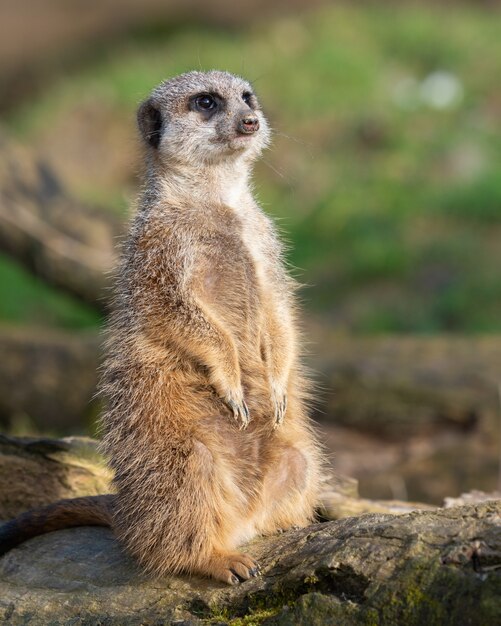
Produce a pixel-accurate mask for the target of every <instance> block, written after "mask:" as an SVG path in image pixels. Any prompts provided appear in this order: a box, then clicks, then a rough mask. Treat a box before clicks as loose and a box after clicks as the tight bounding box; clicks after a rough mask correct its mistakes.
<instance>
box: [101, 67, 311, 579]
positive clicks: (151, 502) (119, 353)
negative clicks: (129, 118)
mask: <svg viewBox="0 0 501 626" xmlns="http://www.w3.org/2000/svg"><path fill="white" fill-rule="evenodd" d="M244 90H245V91H253V90H252V88H251V86H250V85H249V84H248V83H246V82H245V81H243V80H242V79H241V78H238V77H236V76H233V75H231V74H228V73H225V72H216V71H211V72H207V73H202V72H190V73H188V74H184V75H182V76H178V77H176V78H174V79H172V80H169V81H166V82H164V83H162V84H161V85H160V86H159V87H157V88H156V89H155V90H154V91H153V94H152V96H151V98H150V99H149V100H148V101H147V103H146V105H143V106H142V107H141V108H140V111H139V126H140V128H141V129H142V131H143V143H144V146H145V151H146V163H147V167H146V172H145V178H144V188H143V192H142V195H141V197H140V200H139V207H138V211H137V214H136V216H135V217H134V219H133V222H132V225H131V229H130V234H129V236H128V239H127V241H126V242H125V244H124V247H123V251H122V259H121V262H120V265H119V267H118V269H117V272H116V285H115V297H114V309H113V314H112V316H111V320H110V324H109V332H108V338H107V359H106V363H105V366H104V372H103V378H102V384H101V392H102V394H103V396H104V397H105V398H106V399H107V410H106V412H105V415H104V418H103V422H102V430H103V451H104V452H105V453H106V455H107V457H108V459H109V461H110V463H111V465H112V467H113V469H114V470H115V473H116V477H115V487H116V490H117V496H116V503H115V507H114V522H113V526H114V530H115V532H116V533H117V535H118V537H119V538H120V540H121V541H122V542H123V543H124V545H125V546H126V547H127V549H128V550H129V551H130V552H131V553H132V554H133V555H134V556H135V557H136V558H137V559H138V560H139V562H140V563H141V564H142V565H143V566H144V567H145V568H146V569H147V570H149V571H152V572H155V573H157V574H160V575H163V574H166V573H177V572H189V573H199V574H203V575H208V576H212V577H214V578H216V579H218V580H222V581H225V582H229V583H235V582H238V579H237V578H236V577H235V574H238V576H239V577H240V579H246V578H248V577H249V575H254V574H255V562H254V561H253V559H252V557H249V556H248V555H242V554H240V553H239V552H238V551H237V548H238V546H239V545H241V544H242V543H244V542H246V541H247V540H249V539H251V538H252V537H254V536H255V535H257V534H269V533H274V532H276V531H277V530H279V529H286V528H289V527H291V526H304V525H306V524H308V523H309V522H310V521H311V520H312V519H313V515H314V506H315V503H316V501H317V494H318V490H319V481H320V454H319V450H318V444H317V443H316V441H315V438H314V435H313V433H312V429H311V426H310V423H309V418H308V416H307V409H306V406H305V398H306V396H307V388H308V385H307V382H306V380H305V378H304V376H303V370H302V366H301V365H300V363H299V360H298V356H299V345H298V341H299V339H298V332H297V329H296V319H295V318H296V309H295V297H294V292H295V283H294V281H293V280H292V279H291V278H290V277H289V276H288V275H287V272H286V270H285V268H284V263H283V258H282V246H281V244H280V242H279V240H278V238H277V233H276V230H275V227H274V225H273V223H272V222H271V220H270V219H269V218H268V217H267V216H266V215H265V214H264V213H263V212H262V210H261V209H260V208H259V206H258V205H257V204H256V202H255V200H254V199H253V197H252V194H251V191H250V188H249V176H250V172H251V164H252V162H253V161H254V160H255V159H256V158H257V157H258V156H259V154H260V152H261V150H262V149H263V147H265V146H266V145H267V143H268V140H269V131H268V126H267V123H266V120H265V118H264V116H263V114H262V112H261V111H260V109H259V106H258V104H257V100H254V106H253V109H254V112H255V114H256V115H257V116H258V117H259V121H260V130H259V131H258V132H257V133H255V134H253V135H252V136H251V137H246V138H245V139H242V138H241V137H239V136H238V134H237V132H236V124H237V121H238V119H239V116H241V115H242V112H243V113H245V111H246V110H248V107H247V105H245V103H243V101H242V92H243V91H244ZM199 92H216V93H218V94H219V95H220V96H221V97H222V98H223V99H224V101H225V103H226V108H225V111H224V112H221V113H218V114H215V115H214V116H213V117H212V118H211V119H210V120H205V119H203V116H202V115H201V114H200V113H199V112H197V111H193V110H190V107H189V99H190V97H192V96H193V95H194V94H197V93H199ZM151 107H154V109H155V110H156V111H158V112H159V114H160V115H161V118H162V134H161V139H160V141H159V144H158V147H154V146H152V145H150V144H149V143H148V136H147V132H146V131H145V129H146V130H147V128H148V125H147V120H144V119H141V115H144V111H145V110H150V112H151ZM244 403H245V404H246V405H247V407H248V410H249V415H250V422H249V424H248V426H247V427H246V422H245V409H244V407H245V405H244ZM230 406H233V407H234V408H235V407H236V411H235V413H234V411H233V410H231V409H230ZM285 407H286V409H285Z"/></svg>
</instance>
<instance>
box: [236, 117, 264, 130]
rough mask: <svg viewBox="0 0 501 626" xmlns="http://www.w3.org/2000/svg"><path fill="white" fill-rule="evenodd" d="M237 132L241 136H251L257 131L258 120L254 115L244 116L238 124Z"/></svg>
mask: <svg viewBox="0 0 501 626" xmlns="http://www.w3.org/2000/svg"><path fill="white" fill-rule="evenodd" d="M237 130H238V132H239V133H242V134H243V135H252V134H253V133H255V132H256V131H258V130H259V119H258V118H257V116H256V115H252V114H246V115H244V116H243V117H242V119H241V120H240V121H239V122H238V126H237Z"/></svg>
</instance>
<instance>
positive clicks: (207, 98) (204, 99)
mask: <svg viewBox="0 0 501 626" xmlns="http://www.w3.org/2000/svg"><path fill="white" fill-rule="evenodd" d="M195 104H196V105H197V108H198V109H201V110H202V111H213V110H214V109H215V108H216V107H217V102H216V99H215V98H214V97H213V96H211V95H210V94H203V95H201V96H197V97H196V99H195Z"/></svg>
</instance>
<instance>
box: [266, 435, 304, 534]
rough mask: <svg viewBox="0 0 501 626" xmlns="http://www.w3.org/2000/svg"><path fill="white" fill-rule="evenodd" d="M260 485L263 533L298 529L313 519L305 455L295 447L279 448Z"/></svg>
mask: <svg viewBox="0 0 501 626" xmlns="http://www.w3.org/2000/svg"><path fill="white" fill-rule="evenodd" d="M272 467H273V471H270V472H269V473H268V475H267V476H266V478H265V483H264V506H265V517H264V520H263V524H262V529H261V530H262V532H263V533H264V534H273V533H276V532H283V531H285V530H289V529H294V528H296V529H297V528H301V527H303V526H306V525H307V524H308V523H311V520H312V518H313V516H314V515H313V506H312V501H313V498H312V491H313V489H314V487H313V486H312V485H311V484H310V483H311V480H310V479H309V477H308V475H309V473H310V472H309V461H308V456H307V453H306V452H305V451H303V450H299V449H298V448H296V447H295V446H290V445H289V446H287V447H284V448H283V449H282V452H281V454H280V456H279V458H278V459H277V460H276V463H274V464H273V465H272Z"/></svg>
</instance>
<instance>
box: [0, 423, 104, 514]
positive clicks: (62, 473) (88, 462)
mask: <svg viewBox="0 0 501 626" xmlns="http://www.w3.org/2000/svg"><path fill="white" fill-rule="evenodd" d="M110 481H111V471H110V470H109V469H108V468H107V467H106V465H105V464H104V462H103V460H102V457H101V456H100V455H99V454H98V452H97V447H96V442H95V441H94V440H92V439H88V438H86V437H68V438H66V439H41V438H38V439H36V438H28V437H24V438H18V437H6V436H4V435H0V519H2V520H7V519H10V518H12V517H15V516H16V515H19V513H22V512H23V511H26V510H28V509H32V508H35V507H39V506H43V505H46V504H50V503H51V502H55V501H56V500H60V499H61V498H76V497H79V496H94V495H99V494H102V493H109V492H110Z"/></svg>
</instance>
